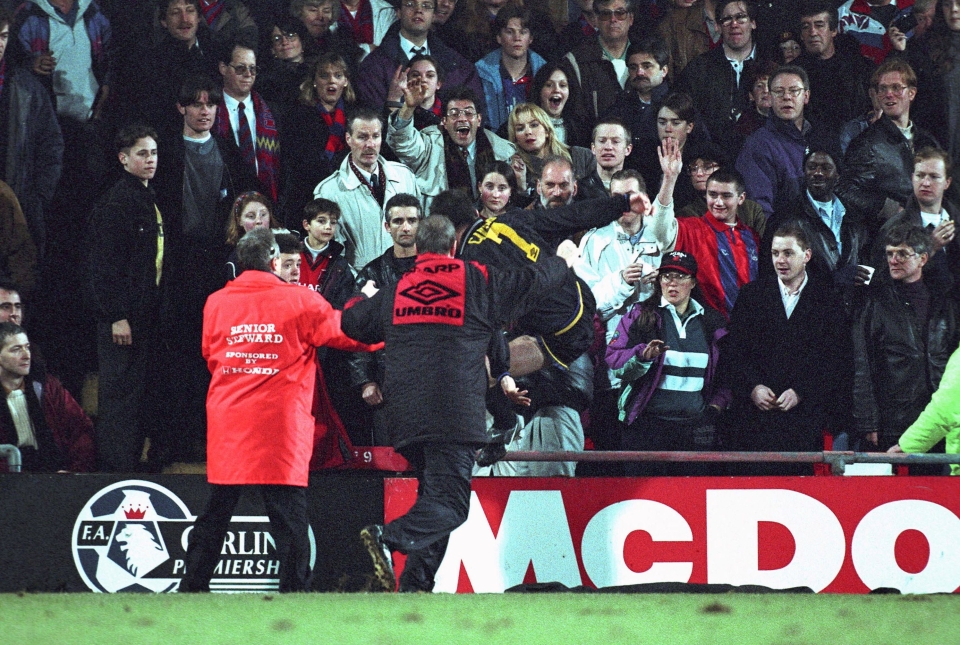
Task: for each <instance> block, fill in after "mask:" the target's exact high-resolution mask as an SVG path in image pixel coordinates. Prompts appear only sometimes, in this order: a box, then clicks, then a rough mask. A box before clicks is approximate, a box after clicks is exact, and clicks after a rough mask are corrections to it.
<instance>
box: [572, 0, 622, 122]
mask: <svg viewBox="0 0 960 645" xmlns="http://www.w3.org/2000/svg"><path fill="white" fill-rule="evenodd" d="M634 6H635V4H634V0H595V2H594V3H593V10H594V16H595V19H596V21H597V28H598V33H597V35H596V36H594V37H592V38H589V39H587V40H585V41H584V42H583V43H581V44H580V45H578V46H577V47H576V48H575V49H574V50H573V51H571V52H570V53H568V54H567V60H569V61H570V64H571V65H572V66H573V70H574V72H575V75H576V78H575V79H570V80H571V81H576V82H578V83H579V84H580V91H581V96H583V100H584V102H585V104H586V106H587V111H588V113H589V114H590V116H591V117H592V118H593V119H594V120H596V119H599V118H601V117H602V116H605V115H606V114H607V113H608V112H609V111H610V109H611V108H612V107H613V105H614V104H615V103H616V100H617V97H618V96H619V95H620V93H621V91H622V90H623V88H624V86H625V85H626V83H627V78H628V76H629V74H628V72H627V48H628V47H629V46H630V27H631V26H633V11H634Z"/></svg>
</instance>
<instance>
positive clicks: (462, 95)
mask: <svg viewBox="0 0 960 645" xmlns="http://www.w3.org/2000/svg"><path fill="white" fill-rule="evenodd" d="M451 101H470V102H472V103H473V107H474V108H476V107H477V105H478V104H477V93H476V92H474V91H473V90H472V89H471V88H469V87H467V86H466V85H457V86H456V87H455V88H453V89H452V90H450V92H449V93H448V94H447V97H446V98H445V99H443V108H442V114H443V115H444V116H446V114H447V106H448V105H450V102H451Z"/></svg>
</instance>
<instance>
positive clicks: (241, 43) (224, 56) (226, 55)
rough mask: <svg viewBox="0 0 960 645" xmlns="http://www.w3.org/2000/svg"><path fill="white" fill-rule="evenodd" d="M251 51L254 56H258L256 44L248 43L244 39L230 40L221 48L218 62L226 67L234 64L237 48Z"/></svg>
mask: <svg viewBox="0 0 960 645" xmlns="http://www.w3.org/2000/svg"><path fill="white" fill-rule="evenodd" d="M238 47H239V48H241V49H249V50H251V51H252V52H253V55H254V56H256V55H257V46H256V44H254V43H251V42H248V41H247V40H246V39H243V38H236V39H234V40H228V41H227V42H225V43H224V44H223V45H222V46H221V47H220V53H219V58H218V59H217V60H218V62H221V63H223V64H224V65H229V64H230V63H232V62H233V52H234V51H235V50H236V49H237V48H238Z"/></svg>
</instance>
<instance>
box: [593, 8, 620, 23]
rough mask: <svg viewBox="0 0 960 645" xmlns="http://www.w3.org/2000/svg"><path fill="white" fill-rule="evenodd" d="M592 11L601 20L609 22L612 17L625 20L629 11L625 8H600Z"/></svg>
mask: <svg viewBox="0 0 960 645" xmlns="http://www.w3.org/2000/svg"><path fill="white" fill-rule="evenodd" d="M593 13H594V14H595V15H596V16H597V18H599V19H600V20H602V21H603V22H610V21H611V20H613V19H614V18H616V19H617V20H626V19H627V14H628V13H629V11H627V10H626V9H601V10H600V11H594V12H593Z"/></svg>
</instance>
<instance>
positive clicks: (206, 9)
mask: <svg viewBox="0 0 960 645" xmlns="http://www.w3.org/2000/svg"><path fill="white" fill-rule="evenodd" d="M223 4H224V0H200V11H202V12H203V19H204V20H205V21H206V22H207V26H208V27H211V28H212V27H213V24H214V23H215V22H216V21H217V18H219V17H220V14H221V13H222V12H223Z"/></svg>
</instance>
